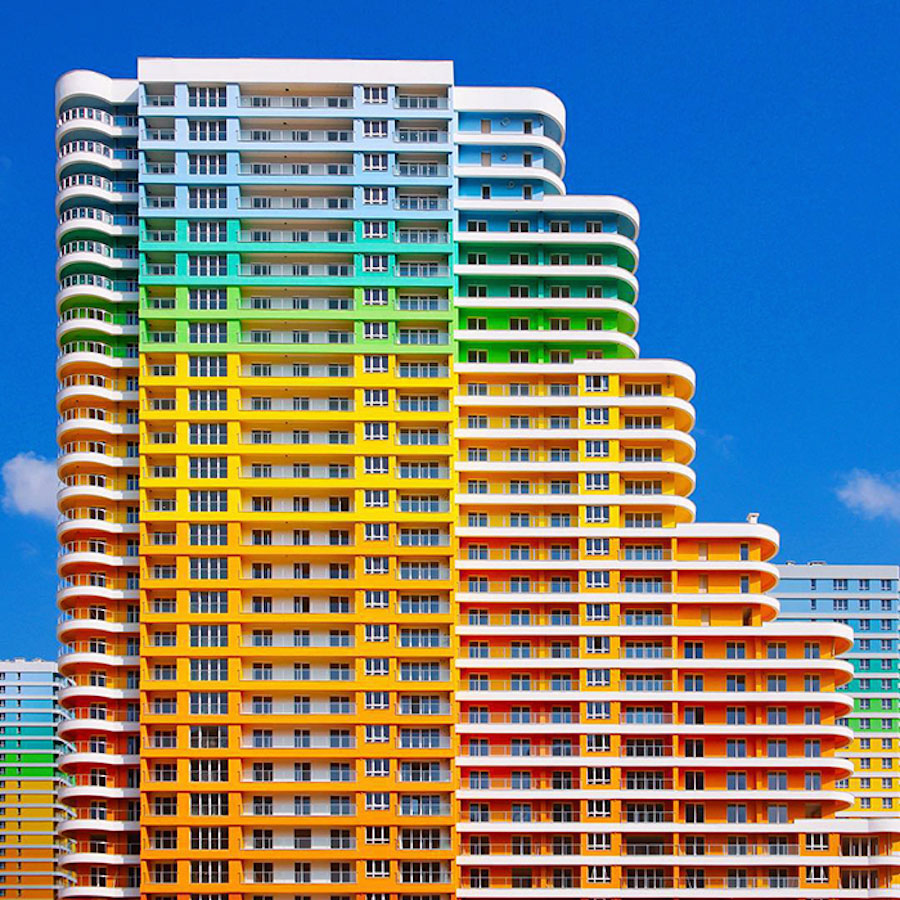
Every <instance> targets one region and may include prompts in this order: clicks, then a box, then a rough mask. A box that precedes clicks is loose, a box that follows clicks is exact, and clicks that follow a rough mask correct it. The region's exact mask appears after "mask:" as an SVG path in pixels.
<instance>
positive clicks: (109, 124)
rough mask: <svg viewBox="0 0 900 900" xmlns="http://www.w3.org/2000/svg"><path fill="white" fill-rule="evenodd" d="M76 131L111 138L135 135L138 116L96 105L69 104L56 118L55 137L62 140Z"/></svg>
mask: <svg viewBox="0 0 900 900" xmlns="http://www.w3.org/2000/svg"><path fill="white" fill-rule="evenodd" d="M77 131H96V132H99V133H100V134H104V135H107V136H108V137H111V138H118V137H135V138H136V137H137V134H138V117H137V116H136V115H134V116H123V115H116V114H114V113H111V112H108V111H107V110H105V109H100V108H99V107H96V106H70V107H69V108H68V109H65V110H63V111H62V112H61V113H60V114H59V115H58V116H57V119H56V137H57V141H58V142H63V141H64V140H65V139H66V136H67V135H69V134H72V133H73V132H77Z"/></svg>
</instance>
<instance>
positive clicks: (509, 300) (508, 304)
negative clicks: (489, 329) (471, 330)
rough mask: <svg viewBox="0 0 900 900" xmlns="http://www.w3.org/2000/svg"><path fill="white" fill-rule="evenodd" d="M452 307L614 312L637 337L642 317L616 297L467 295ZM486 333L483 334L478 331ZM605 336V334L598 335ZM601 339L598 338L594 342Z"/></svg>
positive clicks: (623, 326)
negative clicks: (629, 326) (628, 325)
mask: <svg viewBox="0 0 900 900" xmlns="http://www.w3.org/2000/svg"><path fill="white" fill-rule="evenodd" d="M453 306H454V308H455V309H459V310H463V309H466V310H481V309H489V310H501V309H508V310H521V311H523V312H525V311H529V310H535V311H538V312H543V313H547V314H549V313H551V312H552V313H553V314H554V315H557V314H559V312H561V311H562V310H583V311H586V312H589V313H597V312H613V313H616V315H617V317H618V318H619V321H620V322H622V320H623V319H624V320H626V324H627V323H628V322H630V323H631V328H630V330H629V329H628V328H627V327H626V326H625V325H624V324H623V325H622V330H623V331H625V332H627V333H629V334H632V335H633V334H636V333H637V331H638V327H639V325H640V321H641V316H640V313H639V312H638V310H637V307H635V305H634V304H633V303H630V302H628V301H627V300H619V299H617V298H615V297H508V296H504V297H498V296H489V297H467V296H464V295H461V296H457V297H454V298H453ZM479 333H484V332H479ZM597 334H603V332H602V331H601V332H597ZM592 340H593V341H596V340H598V338H597V337H595V338H593V339H592Z"/></svg>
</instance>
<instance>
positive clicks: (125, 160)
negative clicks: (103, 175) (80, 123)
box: [56, 136, 139, 182]
mask: <svg viewBox="0 0 900 900" xmlns="http://www.w3.org/2000/svg"><path fill="white" fill-rule="evenodd" d="M138 159H139V155H138V149H137V147H127V148H126V147H121V148H120V147H113V146H112V145H111V144H109V143H107V142H106V141H102V140H97V139H94V138H76V137H71V136H69V137H66V136H64V137H63V139H62V140H61V141H60V142H59V149H58V150H57V160H56V179H57V182H58V181H59V180H60V178H62V177H64V176H63V174H62V173H63V172H64V171H65V169H67V168H68V167H70V166H74V165H76V164H77V165H82V166H83V165H85V164H87V165H93V166H100V167H102V168H105V169H109V170H110V171H114V172H120V171H126V170H129V169H133V170H137V167H138Z"/></svg>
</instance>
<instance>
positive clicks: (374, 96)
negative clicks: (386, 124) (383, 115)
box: [363, 85, 388, 103]
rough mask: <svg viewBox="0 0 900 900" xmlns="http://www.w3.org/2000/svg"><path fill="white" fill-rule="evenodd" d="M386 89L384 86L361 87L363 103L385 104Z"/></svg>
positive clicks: (386, 100)
mask: <svg viewBox="0 0 900 900" xmlns="http://www.w3.org/2000/svg"><path fill="white" fill-rule="evenodd" d="M387 102H388V89H387V87H386V86H384V85H378V86H370V85H364V86H363V103H387Z"/></svg>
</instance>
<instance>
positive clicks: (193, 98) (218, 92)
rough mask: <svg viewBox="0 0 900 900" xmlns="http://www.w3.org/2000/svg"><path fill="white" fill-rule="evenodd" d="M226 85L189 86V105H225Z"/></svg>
mask: <svg viewBox="0 0 900 900" xmlns="http://www.w3.org/2000/svg"><path fill="white" fill-rule="evenodd" d="M226 102H227V101H226V89H225V88H224V87H188V106H225V105H226Z"/></svg>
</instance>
